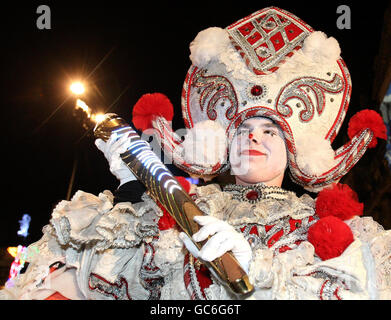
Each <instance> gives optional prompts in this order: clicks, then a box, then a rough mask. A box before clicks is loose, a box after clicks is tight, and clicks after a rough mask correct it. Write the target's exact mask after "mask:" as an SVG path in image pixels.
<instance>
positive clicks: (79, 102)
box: [76, 99, 91, 118]
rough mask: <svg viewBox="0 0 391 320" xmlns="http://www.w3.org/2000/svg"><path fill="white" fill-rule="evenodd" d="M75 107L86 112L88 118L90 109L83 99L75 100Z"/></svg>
mask: <svg viewBox="0 0 391 320" xmlns="http://www.w3.org/2000/svg"><path fill="white" fill-rule="evenodd" d="M76 108H80V109H82V110H83V111H84V112H85V113H86V114H87V116H88V118H90V117H91V109H90V107H89V106H87V104H86V103H85V102H84V101H83V100H80V99H77V100H76Z"/></svg>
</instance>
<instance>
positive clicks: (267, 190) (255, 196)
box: [223, 183, 292, 203]
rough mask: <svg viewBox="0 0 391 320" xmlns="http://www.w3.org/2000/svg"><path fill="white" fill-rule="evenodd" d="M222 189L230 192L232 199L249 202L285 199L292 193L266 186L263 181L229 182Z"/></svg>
mask: <svg viewBox="0 0 391 320" xmlns="http://www.w3.org/2000/svg"><path fill="white" fill-rule="evenodd" d="M223 191H225V192H228V193H230V194H232V199H235V200H239V201H246V202H250V203H257V202H259V201H261V200H264V199H274V200H285V199H287V198H288V196H289V194H290V193H292V192H291V191H286V190H284V189H282V188H280V187H275V186H271V187H269V186H266V185H265V184H263V183H258V184H254V185H250V186H242V185H237V184H230V185H227V186H225V187H224V188H223Z"/></svg>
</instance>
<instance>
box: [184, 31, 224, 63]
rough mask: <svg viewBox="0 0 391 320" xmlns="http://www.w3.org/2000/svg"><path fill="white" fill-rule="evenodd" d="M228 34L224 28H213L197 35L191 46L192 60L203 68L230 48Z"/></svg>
mask: <svg viewBox="0 0 391 320" xmlns="http://www.w3.org/2000/svg"><path fill="white" fill-rule="evenodd" d="M230 43H231V42H230V39H229V36H228V32H227V31H226V30H224V29H222V28H218V27H211V28H208V29H205V30H203V31H201V32H199V33H198V34H197V36H196V37H195V39H194V40H193V42H192V43H191V44H190V60H191V61H192V63H193V64H194V65H196V66H197V67H200V68H203V67H205V66H206V65H207V64H208V63H209V62H210V61H212V60H216V59H218V57H219V55H220V54H221V53H222V52H224V51H225V50H227V49H228V47H229V46H230Z"/></svg>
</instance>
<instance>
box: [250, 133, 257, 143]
mask: <svg viewBox="0 0 391 320" xmlns="http://www.w3.org/2000/svg"><path fill="white" fill-rule="evenodd" d="M248 138H249V139H250V140H251V141H253V142H255V143H258V141H257V139H256V138H255V136H254V134H252V133H249V135H248Z"/></svg>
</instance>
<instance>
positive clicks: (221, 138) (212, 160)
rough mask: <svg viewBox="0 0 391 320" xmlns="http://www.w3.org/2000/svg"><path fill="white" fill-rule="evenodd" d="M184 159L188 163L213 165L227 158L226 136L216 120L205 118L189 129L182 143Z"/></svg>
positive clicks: (223, 161)
mask: <svg viewBox="0 0 391 320" xmlns="http://www.w3.org/2000/svg"><path fill="white" fill-rule="evenodd" d="M182 147H183V150H184V155H183V156H184V160H185V161H186V162H187V163H190V164H198V165H203V166H213V165H215V164H217V163H218V162H220V163H221V164H223V163H225V162H226V160H227V136H226V134H225V130H224V128H223V127H222V126H221V125H220V124H219V123H218V122H216V121H212V120H206V121H201V122H198V123H197V124H195V126H194V127H193V128H192V129H189V130H188V132H187V134H186V136H185V140H184V141H183V143H182Z"/></svg>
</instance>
